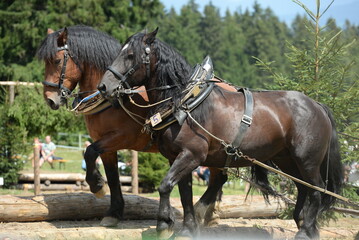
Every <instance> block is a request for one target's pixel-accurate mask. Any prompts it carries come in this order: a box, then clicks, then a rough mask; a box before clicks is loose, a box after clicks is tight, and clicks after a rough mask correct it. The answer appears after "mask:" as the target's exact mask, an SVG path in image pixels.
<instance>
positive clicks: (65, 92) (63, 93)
mask: <svg viewBox="0 0 359 240" xmlns="http://www.w3.org/2000/svg"><path fill="white" fill-rule="evenodd" d="M63 50H64V51H65V52H64V61H63V62H64V63H63V64H62V68H61V73H60V78H59V83H53V82H47V81H43V82H42V84H43V85H45V86H49V87H54V88H58V89H60V93H61V98H65V100H67V98H68V97H69V96H70V94H71V92H72V91H71V90H70V89H68V88H67V87H65V86H64V85H63V83H64V80H65V76H66V66H67V61H68V59H69V56H70V55H69V48H68V46H67V44H65V45H64V46H62V47H58V48H57V51H58V52H59V51H63Z"/></svg>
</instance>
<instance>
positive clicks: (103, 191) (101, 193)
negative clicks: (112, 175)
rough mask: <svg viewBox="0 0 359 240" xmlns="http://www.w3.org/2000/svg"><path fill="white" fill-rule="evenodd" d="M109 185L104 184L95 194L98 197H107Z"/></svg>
mask: <svg viewBox="0 0 359 240" xmlns="http://www.w3.org/2000/svg"><path fill="white" fill-rule="evenodd" d="M107 188H108V187H107V185H103V187H102V188H101V190H100V191H98V192H96V193H94V195H95V196H96V197H97V198H103V197H105V195H106V192H107Z"/></svg>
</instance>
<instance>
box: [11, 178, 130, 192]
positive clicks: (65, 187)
mask: <svg viewBox="0 0 359 240" xmlns="http://www.w3.org/2000/svg"><path fill="white" fill-rule="evenodd" d="M16 188H17V189H21V190H25V191H28V190H34V188H35V185H34V184H32V183H23V184H17V185H16ZM40 190H41V191H66V192H75V191H90V187H89V185H87V184H76V183H75V184H63V183H62V184H59V183H52V184H46V181H45V183H44V184H40ZM121 190H122V192H127V193H130V192H132V187H131V186H121Z"/></svg>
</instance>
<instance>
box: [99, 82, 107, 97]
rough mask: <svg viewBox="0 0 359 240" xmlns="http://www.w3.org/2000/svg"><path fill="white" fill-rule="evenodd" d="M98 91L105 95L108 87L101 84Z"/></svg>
mask: <svg viewBox="0 0 359 240" xmlns="http://www.w3.org/2000/svg"><path fill="white" fill-rule="evenodd" d="M97 89H98V90H99V91H100V92H101V93H102V94H104V93H105V92H106V85H105V84H104V83H100V84H99V85H98V87H97Z"/></svg>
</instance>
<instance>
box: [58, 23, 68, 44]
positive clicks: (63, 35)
mask: <svg viewBox="0 0 359 240" xmlns="http://www.w3.org/2000/svg"><path fill="white" fill-rule="evenodd" d="M66 42H67V28H66V27H65V29H64V31H63V32H61V33H60V35H59V36H58V38H57V46H58V47H62V46H65V44H66Z"/></svg>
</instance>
